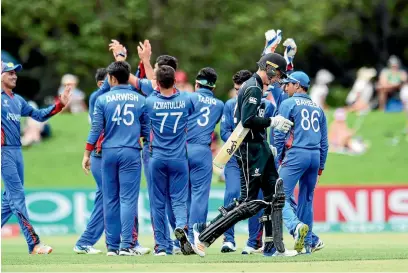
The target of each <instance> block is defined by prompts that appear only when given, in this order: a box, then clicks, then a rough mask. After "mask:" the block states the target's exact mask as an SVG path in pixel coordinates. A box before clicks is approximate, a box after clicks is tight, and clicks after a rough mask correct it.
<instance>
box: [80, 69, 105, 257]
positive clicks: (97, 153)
mask: <svg viewBox="0 0 408 273" xmlns="http://www.w3.org/2000/svg"><path fill="white" fill-rule="evenodd" d="M105 78H106V69H105V68H99V69H98V70H97V71H96V75H95V80H96V84H97V86H98V88H100V87H101V86H102V84H103V81H104V80H105ZM101 93H102V92H101V91H100V90H96V91H94V92H92V94H91V96H90V97H89V117H90V119H91V123H92V119H93V115H92V114H93V111H94V108H95V102H96V99H97V98H98V97H99V96H100V95H101ZM101 138H103V133H102V136H101ZM100 148H101V147H100V145H97V147H96V149H95V150H93V151H92V153H91V172H92V175H93V177H94V179H95V182H96V193H95V200H94V208H93V210H92V212H91V216H90V218H89V222H88V224H87V226H86V229H85V231H84V233H82V235H81V237H80V238H79V239H78V241H77V242H76V244H75V247H74V252H76V253H78V254H100V253H102V251H100V250H99V249H96V248H94V247H93V246H94V244H96V242H98V240H99V239H100V238H101V236H102V233H103V230H104V224H103V196H102V168H101V162H102V154H101V152H102V151H101V149H100Z"/></svg>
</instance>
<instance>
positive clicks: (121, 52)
mask: <svg viewBox="0 0 408 273" xmlns="http://www.w3.org/2000/svg"><path fill="white" fill-rule="evenodd" d="M115 56H116V57H118V56H122V57H126V52H124V51H120V52H119V53H118V54H116V55H115Z"/></svg>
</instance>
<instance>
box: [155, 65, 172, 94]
mask: <svg viewBox="0 0 408 273" xmlns="http://www.w3.org/2000/svg"><path fill="white" fill-rule="evenodd" d="M175 73H176V71H175V70H174V69H173V67H171V66H169V65H162V66H160V67H159V69H157V71H156V80H157V82H158V83H159V86H160V87H163V88H166V89H167V88H171V87H172V86H174V83H175V82H176V78H175Z"/></svg>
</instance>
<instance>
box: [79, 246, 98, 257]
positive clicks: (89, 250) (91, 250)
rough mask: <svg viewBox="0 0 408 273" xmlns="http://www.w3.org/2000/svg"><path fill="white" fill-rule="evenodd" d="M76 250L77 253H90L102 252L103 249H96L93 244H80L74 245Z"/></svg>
mask: <svg viewBox="0 0 408 273" xmlns="http://www.w3.org/2000/svg"><path fill="white" fill-rule="evenodd" d="M74 252H76V253H77V254H89V255H95V254H101V253H102V251H101V250H99V249H96V248H94V247H93V246H80V245H76V246H74Z"/></svg>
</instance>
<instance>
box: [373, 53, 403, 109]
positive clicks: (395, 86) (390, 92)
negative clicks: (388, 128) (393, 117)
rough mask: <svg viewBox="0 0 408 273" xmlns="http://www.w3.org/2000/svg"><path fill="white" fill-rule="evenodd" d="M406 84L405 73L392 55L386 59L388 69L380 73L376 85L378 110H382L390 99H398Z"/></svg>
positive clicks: (396, 58)
mask: <svg viewBox="0 0 408 273" xmlns="http://www.w3.org/2000/svg"><path fill="white" fill-rule="evenodd" d="M405 82H407V73H406V72H405V71H404V70H403V69H401V63H400V60H399V59H398V57H396V56H394V55H392V56H391V57H390V58H389V59H388V67H387V68H384V69H383V70H382V71H381V73H380V79H379V81H378V84H377V93H378V103H379V109H380V110H384V109H385V106H386V105H387V101H388V100H389V99H390V98H391V97H396V96H397V97H398V93H399V91H400V89H401V87H402V85H403V84H404V83H405Z"/></svg>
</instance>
